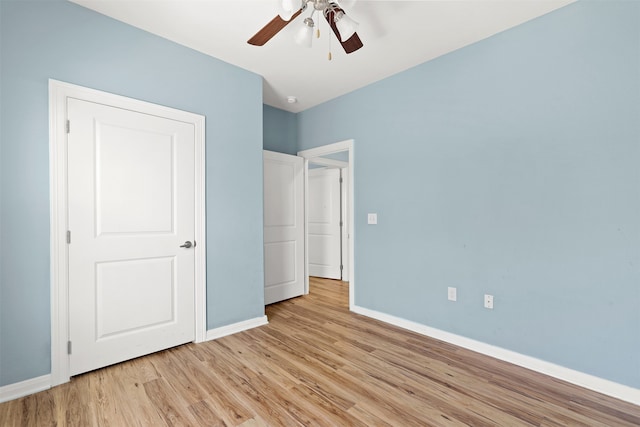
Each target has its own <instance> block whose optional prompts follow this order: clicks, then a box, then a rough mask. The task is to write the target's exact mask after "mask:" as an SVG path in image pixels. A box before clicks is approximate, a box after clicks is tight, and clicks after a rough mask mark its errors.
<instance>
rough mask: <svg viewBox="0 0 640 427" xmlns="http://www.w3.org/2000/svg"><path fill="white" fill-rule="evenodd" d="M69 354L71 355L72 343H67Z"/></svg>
mask: <svg viewBox="0 0 640 427" xmlns="http://www.w3.org/2000/svg"><path fill="white" fill-rule="evenodd" d="M67 354H71V341H67Z"/></svg>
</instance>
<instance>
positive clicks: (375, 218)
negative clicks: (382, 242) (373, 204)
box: [367, 213, 378, 224]
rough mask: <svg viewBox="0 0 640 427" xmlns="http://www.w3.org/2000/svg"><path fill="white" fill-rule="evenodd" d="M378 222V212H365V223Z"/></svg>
mask: <svg viewBox="0 0 640 427" xmlns="http://www.w3.org/2000/svg"><path fill="white" fill-rule="evenodd" d="M377 223H378V214H377V213H370V214H367V224H377Z"/></svg>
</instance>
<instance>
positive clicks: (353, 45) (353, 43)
mask: <svg viewBox="0 0 640 427" xmlns="http://www.w3.org/2000/svg"><path fill="white" fill-rule="evenodd" d="M338 10H340V11H342V12H343V13H344V10H342V9H338ZM338 10H336V11H335V12H337V11H338ZM335 12H329V13H328V14H327V15H326V16H325V18H326V19H327V22H328V23H329V26H330V27H331V29H332V30H333V34H335V35H336V37H337V38H338V41H339V42H340V44H341V45H342V47H343V49H344V51H345V52H347V54H349V53H353V52H355V51H356V50H358V49H360V48H361V47H362V46H364V45H363V44H362V41H361V40H360V37H358V33H353V35H352V36H351V37H349V38H348V39H347V40H345V41H341V40H340V31H338V27H337V26H336V23H335V22H334V20H333V14H334V13H335Z"/></svg>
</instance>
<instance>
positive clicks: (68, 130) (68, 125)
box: [66, 120, 71, 133]
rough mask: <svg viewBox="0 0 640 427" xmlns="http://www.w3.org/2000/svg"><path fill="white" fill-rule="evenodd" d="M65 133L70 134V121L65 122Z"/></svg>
mask: <svg viewBox="0 0 640 427" xmlns="http://www.w3.org/2000/svg"><path fill="white" fill-rule="evenodd" d="M66 129H67V133H71V121H69V120H67V124H66Z"/></svg>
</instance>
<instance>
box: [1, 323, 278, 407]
mask: <svg viewBox="0 0 640 427" xmlns="http://www.w3.org/2000/svg"><path fill="white" fill-rule="evenodd" d="M268 323H269V321H268V319H267V316H262V317H256V318H255V319H249V320H245V321H243V322H238V323H234V324H233V325H227V326H223V327H220V328H216V329H210V330H208V331H207V336H206V341H210V340H215V339H217V338H222V337H224V336H227V335H231V334H235V333H238V332H242V331H246V330H247V329H251V328H255V327H258V326H263V325H266V324H268ZM50 388H51V374H48V375H43V376H41V377H37V378H32V379H30V380H26V381H21V382H19V383H15V384H9V385H6V386H2V387H0V403H2V402H7V401H9V400H13V399H17V398H19V397H23V396H27V395H29V394H33V393H37V392H39V391H43V390H48V389H50Z"/></svg>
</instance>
